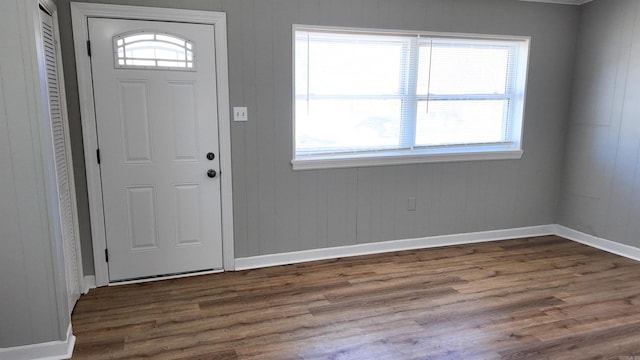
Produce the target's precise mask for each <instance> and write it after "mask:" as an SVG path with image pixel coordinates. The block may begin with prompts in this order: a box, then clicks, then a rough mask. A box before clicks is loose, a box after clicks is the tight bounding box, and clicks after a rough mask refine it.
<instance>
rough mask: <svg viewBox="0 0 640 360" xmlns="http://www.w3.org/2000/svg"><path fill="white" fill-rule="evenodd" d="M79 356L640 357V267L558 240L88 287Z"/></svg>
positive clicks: (79, 313)
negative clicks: (95, 287)
mask: <svg viewBox="0 0 640 360" xmlns="http://www.w3.org/2000/svg"><path fill="white" fill-rule="evenodd" d="M73 330H74V333H75V334H76V336H77V343H76V349H75V352H74V357H73V359H121V358H151V359H393V360H397V359H493V358H496V359H498V358H503V359H588V358H594V359H595V358H605V359H616V360H620V359H622V360H627V359H629V360H631V359H634V357H633V356H634V355H635V356H638V357H637V358H635V359H640V263H638V262H634V261H632V260H628V259H625V258H622V257H618V256H615V255H611V254H608V253H606V252H603V251H599V250H595V249H592V248H589V247H587V246H583V245H580V244H577V243H574V242H571V241H568V240H564V239H561V238H558V237H554V236H549V237H540V238H530V239H520V240H509V241H502V242H493V243H484V244H474V245H465V246H453V247H446V248H439V249H427V250H419V251H405V252H397V253H391V254H383V255H374V256H362V257H356V258H348V259H340V260H331V261H320V262H314V263H307V264H301V265H289V266H280V267H273V268H267V269H260V270H253V271H243V272H235V273H233V272H230V273H223V274H215V275H208V276H198V277H192V278H186V279H178V280H168V281H161V282H154V283H146V284H137V285H128V286H120V287H111V288H100V289H95V290H91V292H90V293H89V294H88V295H86V296H83V297H82V298H81V299H80V301H79V302H78V304H77V306H76V309H75V311H74V314H73Z"/></svg>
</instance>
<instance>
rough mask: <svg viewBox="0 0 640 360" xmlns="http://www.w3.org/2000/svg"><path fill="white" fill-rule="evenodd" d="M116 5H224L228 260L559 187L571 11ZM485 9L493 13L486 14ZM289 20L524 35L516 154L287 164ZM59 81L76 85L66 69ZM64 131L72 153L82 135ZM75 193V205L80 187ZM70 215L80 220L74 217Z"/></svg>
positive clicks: (250, 0) (316, 0) (305, 3)
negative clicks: (243, 109) (520, 153)
mask: <svg viewBox="0 0 640 360" xmlns="http://www.w3.org/2000/svg"><path fill="white" fill-rule="evenodd" d="M59 1H60V4H59V5H60V6H59V7H60V9H61V11H63V12H67V11H68V4H69V2H70V0H59ZM82 1H91V2H93V1H95V0H82ZM101 2H106V3H122V0H103V1H101ZM125 2H126V3H127V4H130V5H149V6H165V7H180V8H185V9H207V10H223V11H225V12H226V13H227V24H228V39H229V66H230V67H229V74H230V90H231V94H230V95H231V100H230V104H228V106H247V107H248V110H249V121H247V122H243V123H239V122H233V123H232V125H231V131H232V151H233V154H232V156H233V172H234V173H233V175H234V184H233V185H234V192H235V194H234V195H235V196H234V218H235V224H234V228H235V232H236V238H235V241H236V243H235V250H236V257H248V256H255V255H263V254H273V253H282V252H289V251H297V250H303V249H315V248H324V247H327V246H343V245H349V244H356V243H370V242H377V241H387V240H395V239H400V238H413V237H425V236H432V235H441V234H447V233H461V232H472V231H480V230H493V229H500V228H511V227H515V226H534V225H541V224H549V223H552V222H553V221H554V219H555V212H556V206H555V203H551V202H550V203H548V204H547V205H544V202H542V201H539V203H538V204H537V206H536V207H535V211H531V212H519V211H515V210H514V209H517V207H518V204H522V203H526V202H527V201H535V200H538V199H551V200H553V199H554V197H555V196H556V195H557V193H558V189H559V188H560V186H561V184H560V181H559V180H557V179H559V178H560V171H561V170H560V168H561V166H560V164H561V163H562V159H563V153H562V151H563V150H562V149H563V148H564V142H563V139H562V136H561V135H557V136H549V134H556V133H557V134H563V133H564V126H565V125H564V124H565V118H566V114H567V112H568V109H569V105H568V104H569V96H570V91H569V90H570V84H569V83H568V82H567V83H566V84H564V83H562V84H559V82H560V81H561V80H558V79H564V78H565V77H568V76H569V75H567V74H570V73H571V71H572V65H573V60H574V58H573V55H574V53H573V49H572V48H571V47H570V46H567V44H572V43H573V41H574V40H575V36H576V30H577V26H578V19H579V16H580V8H579V7H572V6H559V5H545V4H539V3H538V4H537V3H530V2H520V1H513V2H511V1H504V0H483V1H482V4H478V0H449V1H421V0H220V1H215V2H210V1H207V0H184V1H181V2H179V4H176V2H171V1H168V0H167V1H165V0H163V1H159V2H152V1H150V0H127V1H125ZM218 7H220V9H219V8H218ZM496 14H500V19H501V20H503V21H496V16H497V15H496ZM66 16H67V14H66V13H65V14H62V15H61V17H62V18H65V17H66ZM294 23H295V24H311V25H314V24H318V25H333V26H346V27H367V28H377V27H380V28H388V29H412V30H423V31H456V32H474V33H490V34H507V35H523V36H531V37H532V44H535V47H533V48H532V50H535V51H532V53H531V59H530V60H531V61H530V71H531V74H532V77H531V79H530V83H529V87H528V89H527V93H528V99H527V109H526V115H525V128H526V129H525V140H526V143H525V156H524V157H523V159H522V160H519V161H515V162H512V161H487V162H476V163H471V164H470V163H459V164H420V165H406V166H404V165H403V166H383V167H374V168H353V169H329V170H309V171H293V170H292V169H291V165H290V161H291V157H292V146H293V144H292V138H293V130H294V129H293V123H292V108H291V105H292V95H291V91H292V89H291V87H292V80H293V79H292V69H291V67H292V61H293V59H292V51H291V50H292V46H291V36H292V35H291V26H292V24H294ZM61 31H62V35H63V39H67V41H66V42H63V54H64V55H65V67H66V68H65V69H66V70H67V71H71V72H73V71H75V69H74V68H73V48H72V46H71V44H72V40H71V39H72V36H71V27H70V25H69V24H67V23H65V22H63V24H62V28H61ZM549 54H554V56H553V57H550V56H549ZM67 59H69V60H70V61H69V62H68V63H67V62H66V60H67ZM67 85H68V87H70V88H75V87H76V83H75V79H74V78H73V77H72V76H69V77H68V78H67ZM69 105H70V108H71V109H72V116H71V120H70V121H71V125H72V133H73V134H79V133H80V131H79V126H80V119H79V116H78V111H77V108H78V97H77V94H74V96H73V97H72V98H70V99H69ZM76 137H77V136H76ZM72 140H73V143H74V148H76V150H74V155H75V153H76V152H81V151H79V150H78V149H77V148H78V147H80V148H81V147H82V143H81V139H78V138H75V139H72ZM79 162H81V161H79ZM519 169H539V170H536V171H540V172H542V174H541V175H540V177H541V179H545V180H544V181H541V182H540V183H539V184H538V182H537V180H536V179H535V177H534V176H532V175H531V171H529V172H520V171H519ZM75 171H76V174H78V177H79V178H80V177H82V176H84V168H82V165H78V168H76V169H75ZM550 179H556V180H550ZM521 183H523V184H525V185H523V186H521V185H519V184H521ZM534 184H536V185H535V186H534ZM80 189H84V184H83V185H82V186H81V187H80ZM514 194H515V195H514ZM509 196H511V198H509ZM409 197H415V198H416V210H415V211H408V210H407V201H408V198H409ZM79 198H81V200H79V201H82V198H84V196H80V197H79ZM84 207H85V206H84V205H82V206H80V208H84ZM81 218H88V216H87V214H81ZM83 246H86V243H85V244H84V245H83ZM89 246H90V244H89Z"/></svg>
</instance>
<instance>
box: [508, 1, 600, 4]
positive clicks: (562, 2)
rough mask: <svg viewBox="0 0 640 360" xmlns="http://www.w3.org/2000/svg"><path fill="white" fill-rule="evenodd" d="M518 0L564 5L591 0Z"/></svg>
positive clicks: (584, 2)
mask: <svg viewBox="0 0 640 360" xmlns="http://www.w3.org/2000/svg"><path fill="white" fill-rule="evenodd" d="M520 1H531V2H543V3H551V4H565V5H582V4H586V3H588V2H590V1H591V0H520Z"/></svg>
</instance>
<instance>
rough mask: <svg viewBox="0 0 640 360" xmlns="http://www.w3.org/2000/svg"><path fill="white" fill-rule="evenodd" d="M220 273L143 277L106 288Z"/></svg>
mask: <svg viewBox="0 0 640 360" xmlns="http://www.w3.org/2000/svg"><path fill="white" fill-rule="evenodd" d="M221 272H224V270H223V269H214V270H203V271H193V272H186V273H179V274H169V275H157V276H149V277H144V278H139V279H131V280H122V281H114V282H109V285H108V286H120V285H131V284H140V283H147V282H153V281H161V280H171V279H180V278H185V277H191V276H200V275H210V274H217V273H221Z"/></svg>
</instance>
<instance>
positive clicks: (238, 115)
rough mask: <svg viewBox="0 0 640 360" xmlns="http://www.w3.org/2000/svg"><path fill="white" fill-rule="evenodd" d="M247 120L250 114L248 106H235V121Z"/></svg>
mask: <svg viewBox="0 0 640 360" xmlns="http://www.w3.org/2000/svg"><path fill="white" fill-rule="evenodd" d="M247 120H249V115H248V113H247V108H246V107H245V106H241V107H234V108H233V121H247Z"/></svg>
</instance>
